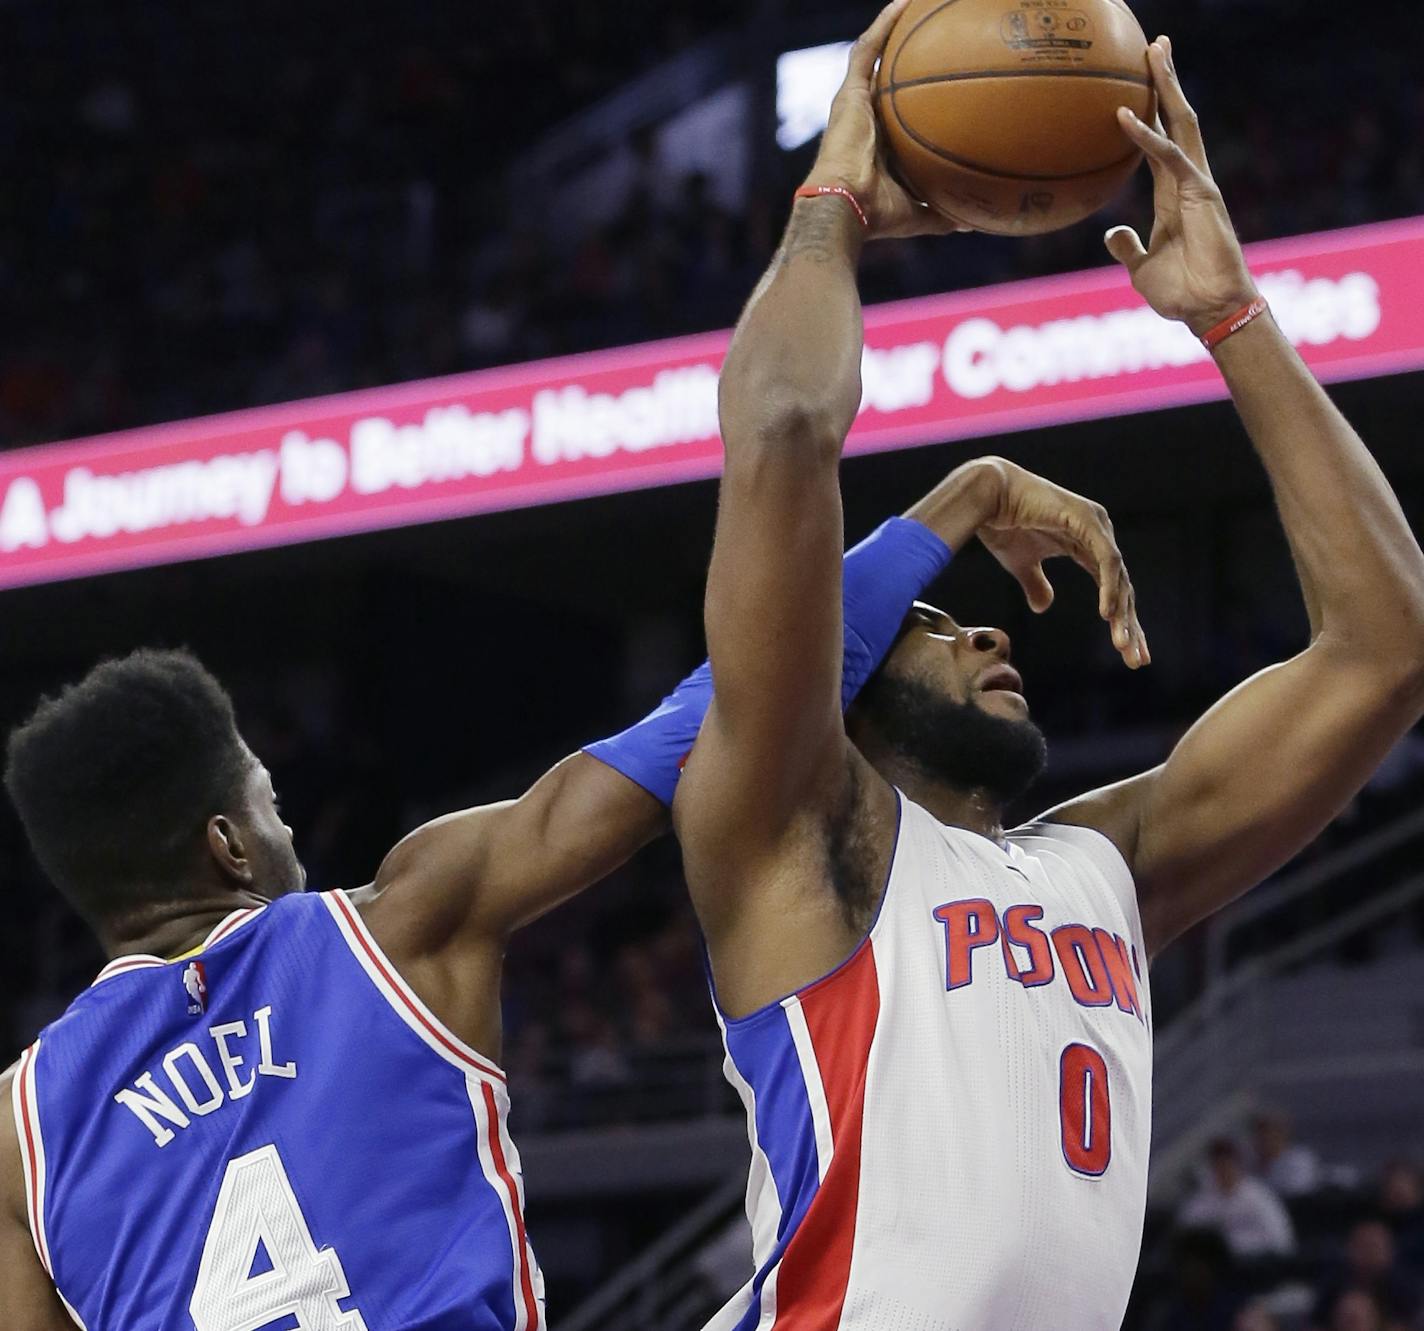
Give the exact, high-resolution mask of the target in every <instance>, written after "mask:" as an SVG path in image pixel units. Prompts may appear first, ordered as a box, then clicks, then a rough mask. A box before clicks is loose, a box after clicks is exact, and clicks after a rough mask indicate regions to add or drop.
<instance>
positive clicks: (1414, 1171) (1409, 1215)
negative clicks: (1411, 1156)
mask: <svg viewBox="0 0 1424 1331" xmlns="http://www.w3.org/2000/svg"><path fill="white" fill-rule="evenodd" d="M1379 1213H1380V1218H1381V1219H1382V1220H1384V1221H1385V1223H1386V1224H1388V1225H1389V1227H1390V1229H1391V1230H1393V1231H1394V1244H1395V1250H1396V1251H1397V1252H1398V1254H1399V1260H1400V1262H1401V1263H1402V1264H1403V1265H1405V1266H1407V1267H1409V1268H1410V1269H1411V1270H1413V1271H1416V1272H1424V1173H1421V1171H1420V1168H1419V1166H1418V1165H1417V1164H1416V1163H1415V1162H1414V1161H1413V1160H1391V1161H1390V1162H1389V1163H1388V1164H1387V1165H1386V1166H1385V1167H1384V1173H1383V1174H1382V1175H1381V1176H1380V1185H1379Z"/></svg>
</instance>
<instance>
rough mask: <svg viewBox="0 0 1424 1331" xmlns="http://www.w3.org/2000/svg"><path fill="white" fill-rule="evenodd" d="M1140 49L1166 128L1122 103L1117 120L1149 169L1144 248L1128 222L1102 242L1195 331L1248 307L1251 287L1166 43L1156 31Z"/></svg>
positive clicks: (1153, 297)
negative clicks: (1149, 216)
mask: <svg viewBox="0 0 1424 1331" xmlns="http://www.w3.org/2000/svg"><path fill="white" fill-rule="evenodd" d="M1147 49H1148V63H1149V66H1150V68H1151V70H1152V80H1153V83H1154V84H1155V85H1156V88H1157V104H1158V106H1159V107H1160V108H1161V115H1162V119H1163V120H1164V121H1165V124H1166V130H1165V132H1163V130H1162V128H1161V126H1160V125H1159V127H1158V128H1156V129H1154V128H1152V127H1151V126H1149V125H1147V124H1145V123H1144V122H1143V121H1141V120H1139V119H1138V117H1137V116H1135V115H1133V114H1132V112H1131V111H1128V110H1126V109H1125V108H1124V109H1123V110H1121V111H1119V112H1118V119H1119V120H1120V121H1121V122H1122V128H1123V131H1124V132H1125V133H1126V134H1127V136H1128V137H1129V138H1130V139H1131V140H1132V141H1133V142H1134V143H1136V144H1137V145H1138V147H1140V148H1141V149H1142V150H1143V152H1144V153H1146V155H1147V164H1148V166H1150V167H1151V169H1152V180H1153V186H1154V189H1153V201H1152V202H1153V212H1154V214H1155V216H1154V220H1153V224H1152V237H1151V240H1150V242H1149V243H1148V245H1147V246H1146V247H1145V248H1144V247H1143V244H1142V241H1141V240H1140V239H1139V237H1138V235H1137V233H1136V232H1135V231H1134V230H1133V229H1132V228H1131V227H1128V226H1116V227H1113V228H1112V230H1111V231H1109V232H1108V233H1107V235H1106V236H1105V237H1104V243H1105V244H1106V245H1107V248H1108V253H1109V254H1111V255H1112V256H1113V258H1114V259H1116V260H1117V261H1118V262H1119V263H1121V264H1122V265H1124V267H1126V268H1127V270H1128V272H1130V273H1131V274H1132V285H1133V286H1134V287H1135V288H1136V289H1137V291H1138V292H1139V294H1141V295H1142V297H1143V298H1144V299H1145V300H1146V301H1147V303H1148V304H1149V305H1151V306H1152V308H1153V309H1154V310H1156V311H1157V313H1158V314H1160V315H1162V316H1163V317H1164V318H1167V319H1180V320H1182V321H1183V322H1184V323H1186V324H1187V326H1188V327H1189V328H1191V330H1192V332H1194V333H1195V334H1196V335H1197V336H1198V337H1200V336H1201V335H1202V334H1203V333H1205V332H1206V331H1207V330H1208V329H1210V328H1213V327H1215V326H1216V325H1217V324H1219V323H1220V322H1221V321H1222V320H1223V319H1225V318H1228V317H1229V316H1230V315H1232V314H1233V313H1235V312H1236V311H1238V310H1240V309H1241V308H1242V307H1243V306H1246V305H1249V304H1250V303H1251V302H1252V301H1253V300H1254V299H1255V298H1256V295H1257V292H1256V287H1255V283H1254V282H1253V281H1252V280H1251V274H1250V271H1249V270H1248V269H1247V267H1246V258H1245V256H1244V255H1243V254H1242V252H1241V243H1240V242H1239V241H1238V240H1237V239H1236V232H1235V231H1234V230H1233V228H1232V225H1231V218H1230V216H1229V215H1228V214H1227V211H1226V204H1225V203H1224V202H1223V201H1222V197H1221V191H1220V190H1219V189H1218V188H1217V185H1216V181H1215V180H1213V179H1212V175H1211V167H1210V165H1209V164H1208V162H1207V156H1206V147H1205V145H1204V144H1203V143H1202V136H1201V128H1200V126H1199V125H1198V124H1197V116H1196V112H1195V111H1193V110H1192V108H1191V105H1190V103H1188V101H1187V98H1186V94H1185V93H1184V92H1183V91H1182V85H1181V83H1180V82H1179V81H1178V79H1177V71H1176V68H1175V66H1174V65H1173V62H1172V43H1171V41H1170V40H1169V39H1168V38H1166V37H1158V38H1157V40H1156V41H1154V42H1152V43H1151V45H1150V46H1149V47H1148V48H1147Z"/></svg>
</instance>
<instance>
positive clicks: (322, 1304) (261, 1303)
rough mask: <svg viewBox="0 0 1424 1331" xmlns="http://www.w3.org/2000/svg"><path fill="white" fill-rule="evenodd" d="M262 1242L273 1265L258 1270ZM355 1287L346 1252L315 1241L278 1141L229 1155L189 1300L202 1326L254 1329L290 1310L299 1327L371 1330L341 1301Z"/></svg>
mask: <svg viewBox="0 0 1424 1331" xmlns="http://www.w3.org/2000/svg"><path fill="white" fill-rule="evenodd" d="M259 1245H261V1247H262V1248H264V1249H265V1250H266V1253H267V1260H268V1263H269V1265H268V1266H266V1267H265V1268H264V1269H263V1270H262V1271H261V1272H260V1273H258V1274H256V1275H254V1274H253V1273H252V1272H253V1269H254V1264H255V1258H256V1257H257V1253H258V1249H259ZM350 1293H351V1291H350V1289H349V1288H348V1286H347V1284H346V1273H345V1272H344V1271H342V1269H341V1259H340V1258H339V1257H338V1256H337V1255H336V1253H335V1252H334V1251H332V1249H330V1248H318V1247H317V1246H316V1244H315V1242H313V1240H312V1236H311V1230H310V1228H308V1226H307V1222H306V1217H305V1216H304V1215H302V1211H301V1207H300V1206H298V1205H297V1196H296V1193H294V1192H293V1191H292V1184H291V1180H290V1179H289V1178H288V1177H287V1171H286V1170H285V1169H284V1168H283V1167H282V1158H281V1157H280V1156H279V1155H278V1154H277V1148H276V1147H275V1146H264V1147H262V1148H261V1150H257V1151H251V1152H249V1153H248V1154H247V1155H240V1156H238V1157H237V1158H236V1159H235V1160H230V1161H229V1162H228V1166H227V1171H226V1172H225V1173H224V1174H223V1181H222V1187H221V1188H220V1189H219V1190H218V1201H217V1205H216V1207H214V1208H213V1218H212V1223H211V1224H209V1226H208V1236H207V1238H206V1239H205V1240H204V1241H203V1256H202V1259H201V1261H200V1262H199V1263H198V1282H197V1284H196V1285H195V1286H194V1288H193V1297H192V1299H191V1300H190V1301H189V1303H188V1312H189V1314H190V1315H191V1316H192V1318H193V1325H194V1326H195V1327H196V1328H197V1331H257V1328H258V1327H264V1326H266V1325H267V1324H268V1323H269V1322H274V1321H276V1320H277V1319H278V1318H279V1317H291V1316H293V1315H295V1316H296V1318H297V1325H298V1327H300V1328H301V1331H366V1323H365V1321H364V1319H363V1318H362V1316H361V1314H360V1313H359V1312H356V1311H354V1310H353V1311H351V1312H342V1311H341V1309H340V1307H339V1306H338V1304H337V1301H338V1300H339V1299H344V1298H347V1297H348V1296H349V1295H350Z"/></svg>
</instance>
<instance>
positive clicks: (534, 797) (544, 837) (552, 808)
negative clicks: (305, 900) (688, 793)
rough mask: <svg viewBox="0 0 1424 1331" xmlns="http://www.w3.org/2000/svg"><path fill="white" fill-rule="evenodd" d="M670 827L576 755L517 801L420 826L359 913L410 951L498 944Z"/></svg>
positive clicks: (650, 800)
mask: <svg viewBox="0 0 1424 1331" xmlns="http://www.w3.org/2000/svg"><path fill="white" fill-rule="evenodd" d="M667 822H668V819H667V811H666V810H665V809H664V808H663V806H662V805H661V804H660V803H659V802H658V800H656V799H655V798H654V797H653V796H652V795H650V794H648V792H647V791H645V790H643V789H642V787H641V786H639V785H637V784H636V783H635V782H633V781H630V780H629V779H628V778H627V777H625V776H623V775H622V774H621V773H618V772H615V771H614V770H613V769H612V768H611V767H608V766H607V765H606V764H604V763H602V762H599V761H598V759H596V758H592V757H590V756H589V755H588V754H585V753H576V754H574V755H573V756H572V757H569V758H566V759H564V761H563V762H561V763H559V764H558V765H557V766H555V767H553V768H552V769H550V771H548V772H546V773H545V774H544V776H542V777H541V778H540V779H539V780H538V781H536V782H535V783H534V785H533V786H531V787H530V788H529V790H528V791H526V792H525V794H524V795H522V796H520V798H519V799H516V800H507V801H505V802H503V803H500V804H488V805H484V806H482V807H480V808H475V809H465V810H463V811H461V812H458V813H451V814H446V815H445V816H444V817H443V818H437V819H435V820H434V821H432V822H429V823H426V824H425V825H424V826H423V827H419V828H417V829H416V830H415V831H414V832H412V833H411V834H410V835H409V836H407V837H406V838H405V839H404V840H402V841H401V842H400V843H399V844H398V845H397V846H396V847H395V849H393V850H392V851H391V853H390V854H389V855H387V856H386V859H385V861H384V862H383V863H382V865H381V868H380V871H379V872H378V873H377V875H376V881H375V883H374V884H373V887H372V892H371V895H370V897H369V899H368V901H367V902H366V903H365V904H364V906H363V914H364V915H365V916H366V917H367V919H368V921H370V922H371V924H372V927H373V928H378V932H379V931H380V930H384V931H385V932H387V933H388V934H390V935H393V936H396V937H397V938H398V939H399V940H400V941H399V942H398V943H397V944H396V948H397V950H403V951H405V952H408V953H415V954H423V953H426V952H429V951H434V950H439V949H442V948H445V947H449V946H456V947H458V946H459V944H460V943H461V942H462V941H463V940H464V939H466V938H469V937H472V936H477V937H479V938H484V939H488V938H501V939H502V938H503V937H504V936H505V935H507V934H508V933H509V932H510V931H511V930H513V929H516V928H519V927H520V926H522V925H524V924H527V923H529V921H531V920H533V919H535V918H537V917H538V916H540V915H542V914H544V913H545V912H546V911H548V910H551V909H552V908H553V907H554V906H556V905H558V904H559V902H561V901H563V900H565V899H566V898H568V897H570V896H572V895H573V894H574V893H576V892H579V891H581V890H582V889H583V888H585V887H588V886H590V885H591V884H592V883H595V882H597V881H598V880H599V879H600V878H602V877H604V876H605V875H607V874H609V873H611V872H612V871H613V870H614V869H616V868H617V867H618V866H619V865H621V864H623V863H624V862H625V861H626V860H627V859H628V858H629V857H630V856H632V855H633V854H634V853H635V852H636V851H637V850H639V849H640V848H641V847H642V846H644V845H646V844H647V843H648V842H649V841H651V840H652V839H653V838H654V837H655V836H657V835H658V834H659V833H660V832H662V831H664V830H665V829H666V827H667ZM378 921H379V925H378Z"/></svg>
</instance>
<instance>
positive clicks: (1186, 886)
mask: <svg viewBox="0 0 1424 1331" xmlns="http://www.w3.org/2000/svg"><path fill="white" fill-rule="evenodd" d="M1388 650H1389V648H1388V644H1384V643H1376V644H1366V645H1364V646H1362V647H1361V648H1360V649H1358V650H1345V649H1343V648H1342V647H1339V646H1336V645H1334V644H1332V643H1330V642H1328V641H1327V640H1324V639H1321V640H1317V642H1316V643H1315V644H1313V645H1312V646H1311V647H1310V648H1308V649H1307V650H1306V651H1304V652H1302V653H1301V654H1300V655H1299V656H1296V657H1294V658H1293V659H1291V660H1289V661H1286V662H1284V663H1282V664H1280V665H1276V666H1272V667H1270V668H1269V669H1267V670H1263V671H1262V672H1261V673H1260V674H1258V675H1255V676H1253V677H1252V678H1251V679H1249V680H1247V681H1246V682H1245V683H1243V684H1241V685H1239V686H1238V687H1237V688H1236V689H1234V690H1233V691H1232V692H1231V693H1229V694H1228V695H1227V696H1226V697H1225V698H1223V699H1222V700H1221V701H1220V702H1219V703H1217V704H1216V706H1215V707H1213V708H1212V709H1211V710H1210V711H1209V712H1207V713H1206V715H1205V716H1203V717H1202V718H1201V719H1200V720H1199V721H1198V722H1197V723H1196V724H1195V725H1194V726H1193V727H1192V728H1191V730H1189V731H1188V732H1187V734H1186V735H1185V736H1184V737H1183V738H1182V740H1181V741H1180V743H1179V744H1178V745H1177V747H1176V748H1175V749H1174V750H1173V752H1172V754H1171V756H1170V757H1169V758H1168V759H1167V761H1166V762H1165V763H1164V764H1163V765H1162V766H1161V767H1160V768H1157V769H1156V770H1155V771H1153V772H1149V773H1147V774H1146V775H1144V776H1143V777H1139V778H1137V779H1136V780H1135V781H1132V782H1127V783H1124V785H1123V786H1122V787H1119V788H1118V789H1117V792H1116V794H1115V796H1114V798H1113V799H1112V800H1110V801H1109V802H1108V805H1107V806H1106V807H1111V808H1113V809H1114V812H1115V819H1116V821H1115V824H1114V830H1115V832H1116V834H1117V837H1118V839H1119V844H1122V843H1123V841H1128V842H1130V846H1131V854H1130V857H1129V858H1130V860H1131V863H1132V865H1133V872H1134V875H1135V877H1136V879H1137V887H1138V897H1139V900H1140V902H1141V906H1142V917H1143V927H1144V930H1145V931H1146V933H1147V941H1148V946H1149V948H1150V949H1151V950H1152V951H1158V950H1160V949H1161V948H1162V947H1163V946H1165V945H1166V943H1168V942H1170V941H1171V940H1172V939H1173V938H1176V937H1177V936H1178V935H1180V934H1181V933H1183V932H1184V931H1185V930H1186V929H1187V928H1189V927H1190V926H1191V925H1193V924H1195V923H1196V922H1197V921H1198V920H1201V919H1203V918H1205V917H1206V916H1207V915H1210V914H1211V913H1212V912H1214V911H1216V910H1218V909H1220V908H1221V907H1222V906H1224V905H1225V904H1226V903H1227V902H1229V901H1231V900H1233V899H1234V898H1236V897H1237V896H1239V895H1241V893H1243V892H1245V891H1246V890H1247V889H1248V888H1250V887H1253V886H1254V885H1255V884H1256V883H1258V882H1260V881H1261V880H1262V879H1263V878H1265V877H1266V876H1267V875H1269V874H1271V873H1273V872H1274V871H1275V870H1276V869H1278V868H1280V867H1281V865H1283V864H1284V863H1286V861H1287V860H1289V859H1290V858H1291V857H1292V856H1293V855H1295V854H1296V853H1297V852H1298V851H1300V850H1301V849H1302V848H1304V847H1305V846H1306V845H1308V844H1309V843H1310V842H1311V841H1312V840H1314V839H1315V837H1316V836H1318V835H1319V833H1320V832H1321V831H1322V830H1323V829H1324V827H1325V826H1326V825H1327V824H1328V823H1329V822H1330V821H1331V819H1333V818H1334V817H1335V816H1336V815H1337V814H1339V813H1340V811H1341V810H1342V809H1343V808H1344V807H1345V805H1346V804H1347V803H1348V802H1349V801H1350V799H1352V798H1353V797H1354V795H1355V794H1356V793H1357V792H1358V791H1359V790H1360V788H1361V787H1362V786H1363V785H1364V784H1365V782H1366V781H1367V780H1368V779H1369V777H1370V775H1371V773H1372V772H1373V771H1374V770H1375V768H1377V767H1378V766H1379V764H1380V762H1381V760H1382V759H1383V758H1384V756H1385V754H1387V753H1388V752H1389V750H1390V748H1391V747H1392V746H1393V745H1394V744H1395V743H1396V741H1397V740H1398V739H1399V738H1400V736H1401V735H1403V734H1404V732H1405V731H1406V730H1407V729H1408V728H1409V727H1410V726H1411V725H1413V724H1414V723H1415V721H1417V720H1418V718H1419V714H1420V705H1421V698H1420V690H1419V684H1418V681H1417V680H1416V679H1414V678H1413V677H1412V674H1411V673H1410V672H1407V671H1405V670H1395V669H1393V668H1392V667H1391V663H1390V661H1389V660H1388Z"/></svg>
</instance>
